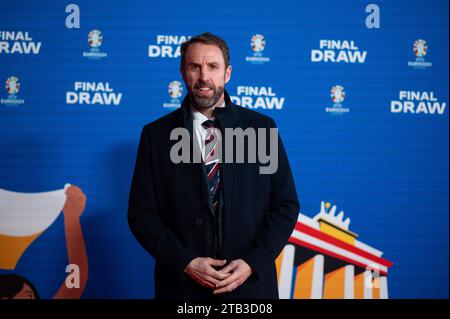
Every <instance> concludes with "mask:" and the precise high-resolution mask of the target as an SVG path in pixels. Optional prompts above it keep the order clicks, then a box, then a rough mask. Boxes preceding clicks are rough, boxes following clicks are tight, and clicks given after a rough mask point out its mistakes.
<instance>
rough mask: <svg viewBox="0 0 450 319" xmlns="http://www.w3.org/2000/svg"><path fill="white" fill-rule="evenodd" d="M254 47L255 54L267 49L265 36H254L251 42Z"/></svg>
mask: <svg viewBox="0 0 450 319" xmlns="http://www.w3.org/2000/svg"><path fill="white" fill-rule="evenodd" d="M250 44H251V46H252V50H253V51H255V52H261V51H263V50H264V48H265V47H266V40H264V36H263V35H261V34H255V35H254V36H252V40H251V42H250Z"/></svg>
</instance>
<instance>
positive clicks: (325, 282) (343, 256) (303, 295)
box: [276, 202, 393, 299]
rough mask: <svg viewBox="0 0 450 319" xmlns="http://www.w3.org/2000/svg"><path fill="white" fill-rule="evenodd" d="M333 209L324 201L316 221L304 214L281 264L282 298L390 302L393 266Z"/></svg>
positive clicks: (277, 263) (285, 248)
mask: <svg viewBox="0 0 450 319" xmlns="http://www.w3.org/2000/svg"><path fill="white" fill-rule="evenodd" d="M330 206H331V205H330V204H329V203H326V204H325V203H324V202H322V203H321V210H320V212H319V213H318V214H317V215H316V216H314V218H310V217H308V216H305V215H303V214H299V217H298V220H297V224H296V226H295V229H294V231H293V232H292V235H291V237H290V238H289V242H288V244H287V245H286V246H285V247H284V249H283V251H282V252H281V254H280V255H279V256H278V258H277V260H276V265H277V272H278V291H279V295H280V299H322V298H323V299H387V298H388V282H387V273H388V268H389V267H391V266H392V265H393V263H392V262H391V261H389V260H386V259H383V258H382V257H381V256H382V255H383V252H382V251H380V250H378V249H375V248H373V247H371V246H369V245H367V244H364V243H363V242H361V241H358V240H357V239H356V238H358V235H357V234H355V233H353V232H351V231H350V230H349V225H350V218H347V219H345V220H344V212H343V211H341V212H340V213H339V214H337V215H335V213H336V206H333V207H331V209H330V210H329V211H328V209H329V208H330Z"/></svg>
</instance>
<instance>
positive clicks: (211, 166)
mask: <svg viewBox="0 0 450 319" xmlns="http://www.w3.org/2000/svg"><path fill="white" fill-rule="evenodd" d="M215 124H216V123H215V120H214V118H212V119H210V120H206V121H205V122H203V123H202V126H203V127H204V128H205V129H206V130H207V133H206V137H205V167H206V176H207V177H208V184H209V189H210V193H211V200H212V203H213V209H214V211H216V208H217V204H218V202H219V188H220V163H219V152H220V146H221V145H220V143H221V141H220V139H219V137H218V135H217V133H216V130H218V129H217V128H216V127H215Z"/></svg>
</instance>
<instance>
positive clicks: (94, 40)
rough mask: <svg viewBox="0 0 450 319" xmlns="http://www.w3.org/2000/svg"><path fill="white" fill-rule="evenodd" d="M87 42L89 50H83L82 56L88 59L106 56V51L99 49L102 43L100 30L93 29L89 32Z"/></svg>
mask: <svg viewBox="0 0 450 319" xmlns="http://www.w3.org/2000/svg"><path fill="white" fill-rule="evenodd" d="M88 43H89V46H90V47H91V49H90V52H83V57H85V58H87V59H90V60H99V59H103V58H105V57H107V56H108V54H107V53H106V52H102V51H101V50H100V47H101V46H102V44H103V34H102V32H101V31H100V30H97V29H94V30H91V31H90V32H89V34H88Z"/></svg>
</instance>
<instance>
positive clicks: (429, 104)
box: [391, 91, 447, 115]
mask: <svg viewBox="0 0 450 319" xmlns="http://www.w3.org/2000/svg"><path fill="white" fill-rule="evenodd" d="M446 105H447V103H446V102H439V100H438V99H437V98H436V97H435V95H434V92H433V91H399V93H398V100H392V101H391V113H396V114H401V113H404V114H425V115H443V114H444V113H445V107H446Z"/></svg>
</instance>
